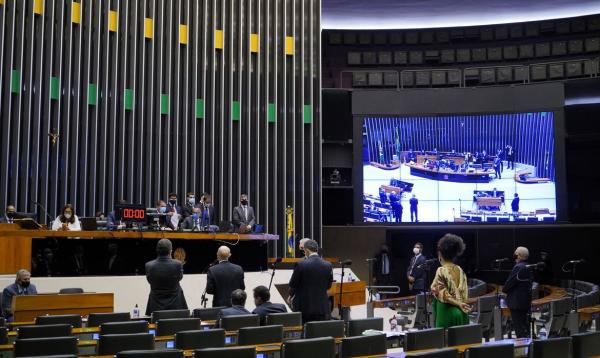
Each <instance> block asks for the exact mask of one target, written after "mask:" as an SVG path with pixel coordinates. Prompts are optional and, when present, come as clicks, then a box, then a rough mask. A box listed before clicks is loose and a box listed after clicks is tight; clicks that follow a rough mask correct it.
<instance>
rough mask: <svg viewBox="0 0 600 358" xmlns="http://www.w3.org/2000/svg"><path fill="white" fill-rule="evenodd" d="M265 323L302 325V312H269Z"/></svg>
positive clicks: (291, 325) (288, 325) (290, 325)
mask: <svg viewBox="0 0 600 358" xmlns="http://www.w3.org/2000/svg"><path fill="white" fill-rule="evenodd" d="M266 323H267V325H273V324H280V325H282V326H284V327H297V326H302V313H300V312H286V313H269V314H268V315H267V319H266Z"/></svg>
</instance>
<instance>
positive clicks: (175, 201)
mask: <svg viewBox="0 0 600 358" xmlns="http://www.w3.org/2000/svg"><path fill="white" fill-rule="evenodd" d="M169 203H171V205H175V204H177V199H171V200H169Z"/></svg>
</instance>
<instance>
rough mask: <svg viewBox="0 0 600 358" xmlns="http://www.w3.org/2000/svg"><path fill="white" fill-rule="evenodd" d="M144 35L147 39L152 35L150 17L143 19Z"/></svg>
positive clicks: (152, 27) (152, 23)
mask: <svg viewBox="0 0 600 358" xmlns="http://www.w3.org/2000/svg"><path fill="white" fill-rule="evenodd" d="M144 37H145V38H147V39H151V38H153V37H154V20H152V19H150V18H145V19H144Z"/></svg>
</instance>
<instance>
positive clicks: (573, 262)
mask: <svg viewBox="0 0 600 358" xmlns="http://www.w3.org/2000/svg"><path fill="white" fill-rule="evenodd" d="M569 263H570V264H576V265H577V264H584V263H586V261H585V260H584V259H579V260H571V261H569Z"/></svg>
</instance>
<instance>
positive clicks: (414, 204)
mask: <svg viewBox="0 0 600 358" xmlns="http://www.w3.org/2000/svg"><path fill="white" fill-rule="evenodd" d="M408 202H409V204H410V221H411V222H419V199H417V196H416V195H415V194H413V195H412V198H410V200H409V201H408Z"/></svg>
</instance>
